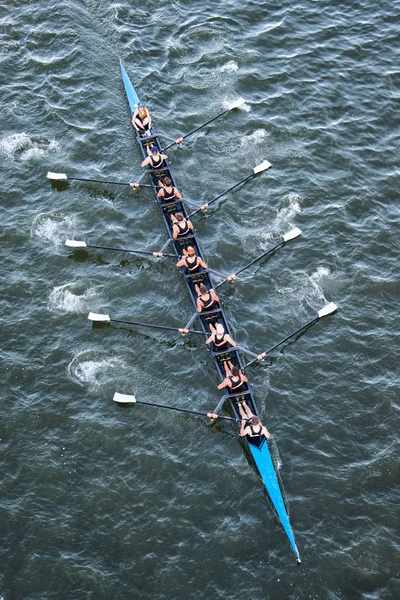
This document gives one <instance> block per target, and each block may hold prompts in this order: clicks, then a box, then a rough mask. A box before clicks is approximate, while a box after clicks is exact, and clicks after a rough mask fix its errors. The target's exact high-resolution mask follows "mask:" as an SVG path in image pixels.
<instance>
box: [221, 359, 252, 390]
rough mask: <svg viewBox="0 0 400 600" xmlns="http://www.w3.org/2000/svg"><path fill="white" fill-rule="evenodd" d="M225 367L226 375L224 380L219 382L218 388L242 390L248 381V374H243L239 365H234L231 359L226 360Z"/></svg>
mask: <svg viewBox="0 0 400 600" xmlns="http://www.w3.org/2000/svg"><path fill="white" fill-rule="evenodd" d="M224 369H225V374H226V377H225V379H224V380H223V382H222V383H220V384H219V386H218V389H219V390H222V389H223V388H225V387H227V388H229V391H230V392H242V391H243V390H244V389H245V387H246V383H247V382H248V379H247V377H246V375H243V373H242V371H241V370H240V369H239V367H236V366H234V365H233V363H232V361H230V360H226V361H225V362H224Z"/></svg>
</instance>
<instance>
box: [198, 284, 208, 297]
mask: <svg viewBox="0 0 400 600" xmlns="http://www.w3.org/2000/svg"><path fill="white" fill-rule="evenodd" d="M199 291H200V294H207V293H208V289H207V288H206V286H205V285H204V283H201V284H200V285H199Z"/></svg>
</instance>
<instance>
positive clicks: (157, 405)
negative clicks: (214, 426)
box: [135, 400, 238, 421]
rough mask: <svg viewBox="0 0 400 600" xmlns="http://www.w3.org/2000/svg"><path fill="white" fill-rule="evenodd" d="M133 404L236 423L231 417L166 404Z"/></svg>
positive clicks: (139, 401)
mask: <svg viewBox="0 0 400 600" xmlns="http://www.w3.org/2000/svg"><path fill="white" fill-rule="evenodd" d="M135 404H146V405H147V406H155V407H156V408H166V409H167V410H175V411H177V412H183V413H189V414H191V415H200V416H202V417H208V418H214V419H225V421H238V419H235V418H233V417H225V416H224V415H216V414H215V413H205V412H201V411H199V410H190V409H188V408H177V407H175V406H167V405H166V404H156V403H155V402H145V401H144V400H136V402H135Z"/></svg>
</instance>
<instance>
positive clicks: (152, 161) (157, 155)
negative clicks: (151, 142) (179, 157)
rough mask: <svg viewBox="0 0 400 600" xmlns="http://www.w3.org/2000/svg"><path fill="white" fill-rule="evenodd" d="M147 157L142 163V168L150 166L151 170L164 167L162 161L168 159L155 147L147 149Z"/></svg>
mask: <svg viewBox="0 0 400 600" xmlns="http://www.w3.org/2000/svg"><path fill="white" fill-rule="evenodd" d="M147 152H148V155H149V156H148V157H147V158H145V159H144V161H143V162H142V167H146V166H147V165H150V167H151V168H152V169H160V168H161V167H163V166H164V160H166V159H167V158H168V156H167V155H166V154H162V153H161V152H160V151H159V149H158V148H157V146H152V147H151V148H150V149H149V148H147Z"/></svg>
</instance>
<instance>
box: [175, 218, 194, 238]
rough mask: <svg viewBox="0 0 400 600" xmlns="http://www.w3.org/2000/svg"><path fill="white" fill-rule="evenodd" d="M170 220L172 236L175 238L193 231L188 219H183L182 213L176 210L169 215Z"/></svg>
mask: <svg viewBox="0 0 400 600" xmlns="http://www.w3.org/2000/svg"><path fill="white" fill-rule="evenodd" d="M171 221H172V237H173V238H174V240H176V239H177V238H178V237H183V236H185V235H189V233H190V232H191V231H193V225H192V223H191V222H190V221H189V219H185V217H184V216H183V214H182V213H180V212H177V213H176V214H175V215H171Z"/></svg>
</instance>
